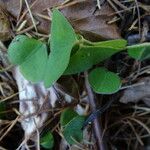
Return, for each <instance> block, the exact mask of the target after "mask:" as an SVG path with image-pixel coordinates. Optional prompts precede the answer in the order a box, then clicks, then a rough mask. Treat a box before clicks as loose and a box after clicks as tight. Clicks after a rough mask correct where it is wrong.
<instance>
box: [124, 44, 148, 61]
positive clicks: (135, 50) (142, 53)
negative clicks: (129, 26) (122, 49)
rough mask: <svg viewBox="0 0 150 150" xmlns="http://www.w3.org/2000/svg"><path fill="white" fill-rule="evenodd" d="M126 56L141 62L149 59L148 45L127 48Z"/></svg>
mask: <svg viewBox="0 0 150 150" xmlns="http://www.w3.org/2000/svg"><path fill="white" fill-rule="evenodd" d="M127 49H128V54H129V56H131V57H132V58H134V59H137V60H140V61H143V60H145V59H149V58H150V43H142V44H136V45H132V46H128V47H127Z"/></svg>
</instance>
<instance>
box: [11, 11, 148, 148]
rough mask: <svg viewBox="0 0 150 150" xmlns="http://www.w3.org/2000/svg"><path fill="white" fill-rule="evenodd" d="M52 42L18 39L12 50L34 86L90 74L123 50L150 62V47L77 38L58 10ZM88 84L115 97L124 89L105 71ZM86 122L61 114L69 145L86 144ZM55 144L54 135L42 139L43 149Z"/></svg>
mask: <svg viewBox="0 0 150 150" xmlns="http://www.w3.org/2000/svg"><path fill="white" fill-rule="evenodd" d="M49 41H50V43H48V44H47V43H44V42H41V41H39V40H37V39H33V38H29V37H27V36H25V35H18V36H16V37H15V38H14V40H13V41H12V42H11V43H10V45H9V48H8V56H9V60H10V61H11V63H13V64H14V65H18V66H19V68H20V71H21V72H22V74H23V75H24V77H25V78H26V79H28V80H29V81H32V82H33V83H37V82H43V83H44V85H45V87H50V86H52V85H53V84H54V83H55V82H56V81H57V80H58V79H59V78H60V77H61V76H62V75H71V74H77V73H81V72H84V71H86V70H89V69H91V68H92V67H93V65H97V64H99V63H100V62H103V61H105V60H106V59H108V58H109V57H111V56H112V55H114V54H116V53H118V52H120V51H122V50H127V52H128V54H129V56H131V57H132V58H134V59H137V60H139V61H143V60H145V59H148V58H150V43H143V44H138V45H133V46H127V41H126V40H123V39H118V40H110V41H102V42H90V41H88V40H86V39H84V38H83V37H82V36H80V35H76V34H75V32H74V30H73V28H72V26H71V25H70V23H69V22H68V21H67V19H66V18H65V17H64V16H63V15H62V14H61V13H60V12H59V11H58V10H57V9H55V10H54V11H53V15H52V26H51V35H50V38H49ZM49 47H50V49H49ZM49 51H50V52H49ZM88 80H89V83H90V85H91V87H92V89H93V90H94V91H95V92H96V93H100V94H112V93H115V92H117V91H118V90H119V89H120V87H121V79H120V78H119V76H118V75H117V74H116V73H113V72H111V71H109V70H107V69H106V68H104V67H97V68H95V69H93V70H91V71H90V72H89V76H88ZM84 120H85V117H83V116H79V115H78V114H77V113H76V112H75V111H73V110H72V109H65V110H64V111H63V113H62V114H61V118H60V125H61V129H62V132H63V135H64V138H65V139H66V141H67V142H68V143H69V144H74V143H76V142H80V141H81V140H82V138H83V132H82V130H81V129H82V126H83V122H84ZM53 144H54V139H53V136H52V134H51V133H50V132H48V133H47V134H46V135H44V136H43V137H42V138H41V145H42V146H43V147H45V148H48V149H51V148H52V147H53Z"/></svg>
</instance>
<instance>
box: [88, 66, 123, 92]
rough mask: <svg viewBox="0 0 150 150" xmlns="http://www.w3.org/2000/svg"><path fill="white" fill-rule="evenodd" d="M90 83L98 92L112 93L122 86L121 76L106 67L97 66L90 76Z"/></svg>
mask: <svg viewBox="0 0 150 150" xmlns="http://www.w3.org/2000/svg"><path fill="white" fill-rule="evenodd" d="M88 79H89V83H90V85H91V87H92V88H93V90H94V91H95V92H96V93H100V94H112V93H115V92H117V91H118V90H119V89H120V87H121V80H120V78H119V76H118V75H117V74H115V73H113V72H110V71H108V70H107V69H105V68H96V69H94V70H92V71H91V72H90V74H89V76H88Z"/></svg>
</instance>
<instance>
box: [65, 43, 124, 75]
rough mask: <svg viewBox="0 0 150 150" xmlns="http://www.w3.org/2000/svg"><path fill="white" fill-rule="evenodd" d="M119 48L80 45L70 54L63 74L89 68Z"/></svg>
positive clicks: (118, 50) (119, 49)
mask: <svg viewBox="0 0 150 150" xmlns="http://www.w3.org/2000/svg"><path fill="white" fill-rule="evenodd" d="M124 47H125V45H124ZM122 48H123V47H122ZM121 50H122V49H121V48H113V47H107V46H106V47H105V46H104V47H103V46H84V45H81V46H80V49H79V50H78V51H77V52H76V53H75V54H74V55H72V56H71V58H70V62H69V65H68V67H67V69H66V70H65V73H64V74H65V75H68V74H75V73H80V72H82V71H85V70H87V69H89V68H91V67H92V66H93V65H95V64H98V63H100V62H102V61H104V60H106V59H108V58H109V57H111V56H112V55H113V54H115V53H117V52H120V51H121Z"/></svg>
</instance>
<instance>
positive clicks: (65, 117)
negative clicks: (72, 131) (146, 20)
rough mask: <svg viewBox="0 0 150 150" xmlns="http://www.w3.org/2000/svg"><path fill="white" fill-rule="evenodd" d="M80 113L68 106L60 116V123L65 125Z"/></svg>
mask: <svg viewBox="0 0 150 150" xmlns="http://www.w3.org/2000/svg"><path fill="white" fill-rule="evenodd" d="M77 115H78V114H77V113H76V112H75V111H74V110H73V109H71V108H66V109H65V110H64V111H63V112H62V113H61V116H60V124H61V126H62V127H64V126H65V125H66V124H67V123H68V122H70V121H71V120H72V119H73V118H74V117H76V116H77Z"/></svg>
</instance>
